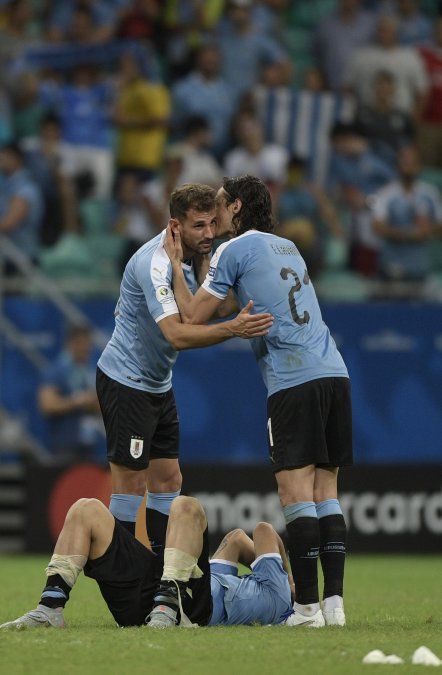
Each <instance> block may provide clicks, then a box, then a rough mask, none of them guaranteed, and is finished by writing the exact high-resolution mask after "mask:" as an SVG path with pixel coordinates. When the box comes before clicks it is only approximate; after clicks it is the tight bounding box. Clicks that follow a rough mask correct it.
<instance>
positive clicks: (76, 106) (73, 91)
mask: <svg viewBox="0 0 442 675" xmlns="http://www.w3.org/2000/svg"><path fill="white" fill-rule="evenodd" d="M111 95H112V90H111V88H110V86H109V85H108V84H107V83H106V82H105V81H104V80H103V79H102V78H100V77H99V76H98V74H97V70H96V68H95V67H94V66H92V65H79V66H77V67H75V68H74V71H73V75H72V80H71V82H70V83H67V84H61V85H58V84H56V83H51V84H44V85H43V86H42V87H41V96H42V100H43V102H44V103H45V105H46V106H47V107H48V108H49V109H51V110H52V111H53V112H54V113H55V114H56V115H57V116H58V117H59V119H60V121H61V129H62V139H63V146H62V167H61V169H62V172H63V173H64V174H65V175H67V176H69V177H70V178H73V179H77V178H78V177H79V176H81V175H84V174H86V173H88V174H90V175H91V176H92V179H93V182H94V187H93V193H94V196H95V197H99V198H106V197H108V196H109V195H110V192H111V186H112V179H113V152H112V128H111V124H110V115H109V106H110V103H111Z"/></svg>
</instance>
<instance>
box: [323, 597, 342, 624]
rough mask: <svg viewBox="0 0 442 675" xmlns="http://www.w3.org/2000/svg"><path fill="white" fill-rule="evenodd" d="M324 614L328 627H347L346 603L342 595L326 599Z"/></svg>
mask: <svg viewBox="0 0 442 675" xmlns="http://www.w3.org/2000/svg"><path fill="white" fill-rule="evenodd" d="M322 613H323V615H324V619H325V623H326V625H327V626H345V612H344V601H343V599H342V597H341V596H340V595H332V596H331V597H329V598H324V601H323V603H322Z"/></svg>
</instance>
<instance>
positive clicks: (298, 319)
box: [280, 267, 310, 326]
mask: <svg viewBox="0 0 442 675" xmlns="http://www.w3.org/2000/svg"><path fill="white" fill-rule="evenodd" d="M280 275H281V277H282V279H284V281H287V279H288V278H289V276H292V277H293V278H294V280H295V285H294V286H292V287H291V289H290V291H289V307H290V312H291V314H292V317H293V321H294V322H295V323H297V324H298V326H302V325H303V324H305V323H308V322H309V321H310V314H309V313H308V312H307V310H306V311H305V312H304V314H303V315H302V316H299V314H298V309H297V307H296V300H295V293H296V291H300V290H301V281H300V280H299V277H298V275H297V274H296V272H295V270H292V268H291V267H283V268H282V270H281V272H280ZM309 281H310V279H309V276H308V274H307V270H306V271H305V275H304V283H305V284H306V285H307V284H308V283H309Z"/></svg>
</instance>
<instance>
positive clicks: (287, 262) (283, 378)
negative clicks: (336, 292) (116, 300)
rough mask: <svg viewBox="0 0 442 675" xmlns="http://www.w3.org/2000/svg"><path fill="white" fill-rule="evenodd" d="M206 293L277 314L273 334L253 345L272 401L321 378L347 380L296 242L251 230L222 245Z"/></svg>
mask: <svg viewBox="0 0 442 675" xmlns="http://www.w3.org/2000/svg"><path fill="white" fill-rule="evenodd" d="M203 288H204V289H205V290H206V291H208V292H209V293H212V294H213V295H215V296H216V297H217V298H220V299H221V298H225V297H226V296H227V293H228V291H229V289H230V288H232V289H233V292H234V294H235V296H236V298H237V300H238V303H239V305H240V307H244V306H245V305H246V304H247V302H248V301H249V300H253V302H254V309H253V311H254V312H255V313H260V312H270V313H271V314H272V315H273V317H274V323H273V326H272V328H271V329H270V331H269V333H268V335H266V336H265V337H262V338H255V339H254V340H251V343H252V349H253V351H254V353H255V356H256V358H257V361H258V365H259V367H260V370H261V373H262V376H263V378H264V382H265V385H266V387H267V390H268V394H269V396H271V395H272V394H274V393H276V392H277V391H280V390H282V389H288V388H289V387H294V386H296V385H299V384H303V383H304V382H309V381H310V380H317V379H319V378H322V377H348V372H347V368H346V366H345V363H344V360H343V358H342V356H341V354H340V353H339V351H338V349H337V347H336V344H335V341H334V340H333V338H332V337H331V335H330V331H329V329H328V328H327V326H326V325H325V323H324V321H323V320H322V315H321V310H320V308H319V304H318V300H317V297H316V293H315V290H314V288H313V284H312V282H311V281H310V278H309V276H308V272H307V267H306V264H305V262H304V260H303V258H302V257H301V255H300V253H299V251H298V249H297V248H296V246H295V244H293V242H291V241H289V240H288V239H282V238H281V237H277V236H276V235H274V234H269V233H264V232H258V231H257V230H249V231H248V232H246V233H245V234H242V235H241V236H239V237H236V238H235V239H231V240H230V241H228V242H225V243H224V244H221V246H220V247H219V248H218V249H217V251H216V252H215V254H214V256H213V258H212V260H211V263H210V269H209V272H208V274H207V276H206V279H205V281H204V284H203Z"/></svg>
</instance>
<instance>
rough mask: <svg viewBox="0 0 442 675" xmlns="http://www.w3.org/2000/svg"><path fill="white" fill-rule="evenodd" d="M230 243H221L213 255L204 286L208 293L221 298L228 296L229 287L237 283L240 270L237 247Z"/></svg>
mask: <svg viewBox="0 0 442 675" xmlns="http://www.w3.org/2000/svg"><path fill="white" fill-rule="evenodd" d="M229 244H230V242H226V243H225V244H221V246H220V247H219V248H218V249H217V251H216V252H215V254H214V255H213V257H212V259H211V261H210V267H209V271H208V272H207V276H206V278H205V280H204V283H203V286H202V287H203V288H204V289H205V290H206V291H207V292H208V293H211V294H212V295H214V296H215V297H217V298H219V299H220V300H224V298H226V297H227V294H228V292H229V289H230V288H232V287H233V286H234V285H235V283H236V281H237V279H238V277H239V271H240V270H239V262H238V260H237V259H236V255H235V249H234V248H232V246H229Z"/></svg>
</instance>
